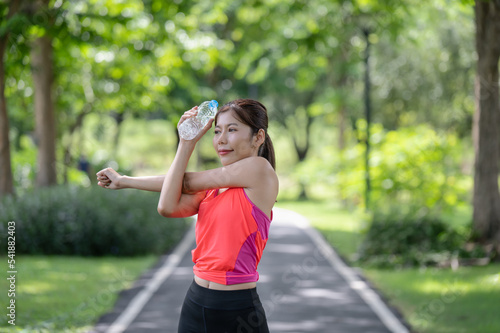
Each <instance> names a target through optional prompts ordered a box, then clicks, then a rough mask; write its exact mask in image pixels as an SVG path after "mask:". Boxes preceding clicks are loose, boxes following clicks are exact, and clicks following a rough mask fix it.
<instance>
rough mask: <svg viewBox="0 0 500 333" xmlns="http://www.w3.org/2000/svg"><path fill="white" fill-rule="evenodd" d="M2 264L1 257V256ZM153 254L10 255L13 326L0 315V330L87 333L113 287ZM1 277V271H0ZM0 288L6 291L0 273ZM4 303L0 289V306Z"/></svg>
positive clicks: (129, 279) (124, 283) (109, 301)
mask: <svg viewBox="0 0 500 333" xmlns="http://www.w3.org/2000/svg"><path fill="white" fill-rule="evenodd" d="M2 260H4V262H5V263H6V262H7V258H6V257H2ZM156 260H157V257H156V256H152V255H151V256H144V257H137V258H114V257H103V258H82V257H64V256H21V255H18V256H16V268H17V276H16V278H17V280H16V298H15V299H16V326H15V327H14V326H11V325H10V324H8V323H7V320H8V319H9V318H8V317H6V315H5V314H6V313H7V312H5V311H4V312H5V314H4V315H2V316H1V317H0V318H1V319H0V332H17V331H23V332H47V333H48V332H50V333H52V332H87V331H88V330H89V329H90V328H91V327H92V326H93V324H94V323H95V321H96V320H97V319H98V318H99V317H100V316H101V315H102V314H104V313H106V312H108V311H109V310H110V309H111V308H112V306H113V304H114V302H115V300H116V296H117V295H118V293H119V291H120V290H122V289H124V288H128V287H130V286H131V285H132V284H133V282H134V281H135V279H136V278H137V277H139V276H140V275H141V274H142V273H143V272H144V271H145V270H146V269H147V268H149V267H151V266H152V265H154V263H155V262H156ZM3 275H4V276H6V275H7V273H6V272H4V273H3ZM0 290H2V291H7V290H9V288H8V281H7V279H6V277H4V278H2V279H0ZM8 302H9V298H8V295H7V292H2V293H0V304H1V306H2V308H3V309H5V308H6V306H7V304H8Z"/></svg>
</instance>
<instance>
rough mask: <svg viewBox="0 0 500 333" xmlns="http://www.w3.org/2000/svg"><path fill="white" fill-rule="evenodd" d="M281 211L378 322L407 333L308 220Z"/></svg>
mask: <svg viewBox="0 0 500 333" xmlns="http://www.w3.org/2000/svg"><path fill="white" fill-rule="evenodd" d="M281 211H284V212H283V213H285V214H289V216H287V218H286V219H287V220H288V221H293V222H294V224H295V225H296V226H297V227H299V228H301V229H303V230H304V231H305V232H306V233H307V234H308V235H309V237H311V239H312V240H313V241H314V243H315V244H316V245H317V246H318V248H319V249H320V251H321V252H322V254H323V255H324V256H325V258H326V259H327V260H328V261H329V262H330V264H331V265H332V266H333V267H334V268H335V269H336V270H337V271H338V272H339V273H340V275H342V277H343V278H344V279H345V280H346V281H347V283H348V284H349V286H350V287H351V288H352V289H354V290H355V291H356V292H357V293H358V294H359V296H360V297H361V298H362V299H363V300H364V301H365V302H366V304H368V306H369V307H370V308H371V309H372V310H373V311H374V312H375V313H376V314H377V316H378V317H379V318H380V320H381V321H382V322H383V323H384V325H385V326H386V327H387V328H388V329H389V330H390V331H391V332H393V333H409V330H408V328H406V326H404V325H403V324H402V323H401V322H400V321H399V319H398V318H397V317H396V316H395V315H394V314H393V313H392V312H391V310H389V308H388V307H387V305H386V304H385V303H384V302H383V301H382V300H381V299H380V297H379V296H378V295H377V293H376V292H375V291H373V290H372V289H371V288H370V287H369V286H368V285H367V284H366V282H364V281H363V280H361V279H360V278H359V277H358V276H357V275H356V273H355V272H354V270H353V269H352V268H350V267H349V266H347V265H346V264H344V262H343V261H342V259H340V258H339V256H338V255H337V253H336V252H335V251H334V250H333V249H332V247H331V246H330V245H329V244H328V243H327V242H326V240H325V239H324V238H323V236H321V234H320V233H319V232H318V231H317V230H316V229H314V228H312V227H311V226H310V223H309V220H307V219H306V218H305V217H304V216H302V215H300V214H298V213H295V212H293V211H286V210H284V209H280V213H281Z"/></svg>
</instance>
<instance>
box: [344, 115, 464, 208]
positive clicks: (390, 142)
mask: <svg viewBox="0 0 500 333" xmlns="http://www.w3.org/2000/svg"><path fill="white" fill-rule="evenodd" d="M363 126H366V125H365V124H364V123H363V122H358V128H359V129H360V130H361V129H362V128H363ZM372 133H373V134H372V135H371V138H370V141H371V143H372V148H371V149H372V150H371V158H370V174H371V185H372V191H371V193H370V198H371V207H369V208H370V209H372V210H375V211H381V212H384V211H385V212H388V211H390V210H391V209H392V208H394V207H401V208H402V209H403V213H405V214H408V213H411V211H412V210H415V209H423V210H425V211H429V212H432V213H436V214H437V213H440V212H443V211H448V210H451V209H453V208H454V207H456V206H457V205H466V204H467V203H468V200H469V195H468V193H469V191H470V186H471V179H470V178H469V177H467V176H466V175H464V173H463V171H462V170H461V169H460V167H461V166H462V165H463V163H464V162H463V159H464V156H463V152H464V150H465V149H464V144H463V143H462V142H461V141H459V140H458V138H457V137H456V135H454V134H448V133H438V132H436V131H434V130H433V129H431V128H430V127H429V126H426V125H420V126H417V127H408V128H401V129H399V130H398V131H388V132H387V131H384V130H383V129H382V128H381V127H380V126H377V125H375V126H373V127H372ZM364 151H365V148H364V145H363V144H358V145H357V146H356V148H355V149H352V150H350V151H346V152H345V153H344V154H343V155H341V158H340V159H339V164H338V166H337V168H338V173H337V175H336V184H337V185H338V186H339V189H340V193H341V197H342V199H343V200H347V201H350V202H352V203H354V204H361V202H362V200H363V197H362V195H363V194H364V193H365V183H364V172H365V166H364V162H363V159H364Z"/></svg>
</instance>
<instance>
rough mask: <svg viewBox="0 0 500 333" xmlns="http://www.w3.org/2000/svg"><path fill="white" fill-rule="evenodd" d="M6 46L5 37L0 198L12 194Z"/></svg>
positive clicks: (0, 71) (1, 48) (0, 76)
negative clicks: (6, 91) (6, 95)
mask: <svg viewBox="0 0 500 333" xmlns="http://www.w3.org/2000/svg"><path fill="white" fill-rule="evenodd" d="M6 46H7V36H4V37H2V38H1V40H0V197H2V196H4V195H6V194H14V181H13V178H12V164H11V160H10V140H9V118H8V116H7V103H6V100H5V68H4V62H3V55H4V52H5V49H6Z"/></svg>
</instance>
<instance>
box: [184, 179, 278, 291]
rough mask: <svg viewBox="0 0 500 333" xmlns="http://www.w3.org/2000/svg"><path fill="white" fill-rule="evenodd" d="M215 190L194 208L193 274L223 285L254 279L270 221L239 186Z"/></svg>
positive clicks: (257, 275)
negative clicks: (196, 219)
mask: <svg viewBox="0 0 500 333" xmlns="http://www.w3.org/2000/svg"><path fill="white" fill-rule="evenodd" d="M218 192H219V190H218V189H216V190H210V191H207V194H206V196H205V199H203V201H202V202H201V204H200V206H199V209H198V221H197V222H196V249H194V250H193V251H191V253H192V256H193V262H194V263H195V265H194V267H193V271H194V274H195V275H196V276H198V277H200V278H202V279H205V280H208V281H212V282H215V283H220V284H224V285H230V284H237V283H246V282H255V281H257V280H258V279H259V273H258V272H257V266H258V264H259V261H260V258H261V256H262V251H263V250H264V248H265V247H266V243H267V238H268V235H269V226H270V224H271V220H270V219H269V217H268V216H267V215H266V214H265V213H264V212H263V211H262V210H260V209H259V208H258V207H257V206H255V205H254V204H253V203H252V201H251V200H250V198H248V196H247V194H246V193H245V190H244V189H243V188H240V187H238V188H229V189H227V190H226V191H224V192H222V193H220V194H219V193H218ZM271 219H272V213H271Z"/></svg>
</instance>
